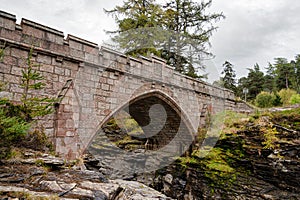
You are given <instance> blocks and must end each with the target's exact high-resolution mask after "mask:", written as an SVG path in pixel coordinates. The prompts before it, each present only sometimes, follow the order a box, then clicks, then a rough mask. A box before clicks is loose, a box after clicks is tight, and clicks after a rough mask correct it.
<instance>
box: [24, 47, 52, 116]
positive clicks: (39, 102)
mask: <svg viewBox="0 0 300 200" xmlns="http://www.w3.org/2000/svg"><path fill="white" fill-rule="evenodd" d="M32 53H33V49H31V50H30V52H29V56H28V58H27V59H26V64H27V66H26V67H25V69H24V70H22V83H21V87H22V88H24V93H23V95H22V99H21V102H22V106H21V109H22V112H23V114H24V117H25V120H26V121H32V120H33V119H34V118H36V117H42V116H45V115H47V114H50V113H52V112H53V109H52V106H53V103H54V102H55V99H54V98H48V97H37V96H32V95H30V93H31V92H30V91H31V90H41V89H43V88H44V87H45V83H43V82H42V80H43V79H44V77H43V76H42V75H41V74H40V73H39V72H37V70H35V69H34V68H35V67H38V66H39V65H38V64H34V63H33V62H32Z"/></svg>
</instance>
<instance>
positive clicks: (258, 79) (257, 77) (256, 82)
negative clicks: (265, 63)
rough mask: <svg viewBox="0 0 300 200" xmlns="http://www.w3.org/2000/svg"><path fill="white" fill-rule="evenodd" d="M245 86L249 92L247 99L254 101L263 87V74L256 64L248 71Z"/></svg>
mask: <svg viewBox="0 0 300 200" xmlns="http://www.w3.org/2000/svg"><path fill="white" fill-rule="evenodd" d="M248 70H249V73H248V76H247V85H248V90H249V94H248V96H249V99H255V97H256V96H257V95H258V94H259V93H260V92H261V91H263V89H264V88H263V85H264V73H263V72H262V71H260V67H259V65H258V64H255V65H254V67H253V69H248Z"/></svg>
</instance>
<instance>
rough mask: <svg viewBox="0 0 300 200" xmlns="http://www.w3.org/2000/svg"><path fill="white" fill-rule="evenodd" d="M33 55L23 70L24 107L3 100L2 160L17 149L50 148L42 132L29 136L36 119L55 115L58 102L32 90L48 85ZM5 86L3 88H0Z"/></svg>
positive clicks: (0, 101)
mask: <svg viewBox="0 0 300 200" xmlns="http://www.w3.org/2000/svg"><path fill="white" fill-rule="evenodd" d="M1 52H2V51H0V53H1ZM32 53H33V49H31V50H30V52H29V55H28V57H27V59H26V66H25V67H24V69H23V70H22V81H21V84H20V87H21V88H23V89H24V92H23V95H22V98H21V103H14V102H13V101H11V100H9V99H7V98H0V137H1V141H0V158H7V157H9V155H10V150H11V148H12V147H13V146H21V147H23V146H27V147H35V148H39V147H40V146H44V145H47V144H48V142H47V141H46V139H45V138H46V136H45V134H44V133H43V131H42V129H40V128H39V129H35V130H34V131H32V132H31V133H29V132H28V131H29V129H30V126H31V125H32V123H33V122H34V121H35V119H37V118H38V117H43V116H45V115H47V114H50V113H51V112H52V111H53V109H52V105H53V104H54V102H55V99H54V98H48V97H38V96H34V95H33V92H32V90H41V89H43V88H44V86H45V84H44V83H43V82H42V80H43V79H44V77H43V76H42V75H41V74H40V73H39V72H38V71H37V70H35V69H34V68H35V67H37V66H38V65H36V64H34V63H33V61H32ZM3 85H4V84H0V86H3ZM2 89H3V87H0V92H1V90H2ZM27 136H28V137H27ZM27 139H30V140H27ZM41 143H43V144H41ZM48 146H49V145H48Z"/></svg>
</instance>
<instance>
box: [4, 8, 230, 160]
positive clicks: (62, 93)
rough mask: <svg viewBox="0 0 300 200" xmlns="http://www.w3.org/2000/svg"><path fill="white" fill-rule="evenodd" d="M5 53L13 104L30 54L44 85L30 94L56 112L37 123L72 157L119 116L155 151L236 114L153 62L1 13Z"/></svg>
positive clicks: (204, 88) (216, 91)
mask: <svg viewBox="0 0 300 200" xmlns="http://www.w3.org/2000/svg"><path fill="white" fill-rule="evenodd" d="M0 41H1V44H2V45H5V55H4V58H3V61H2V62H1V63H0V81H2V82H5V83H7V88H6V89H7V90H8V91H9V93H10V97H11V99H13V100H14V101H16V102H18V101H20V98H21V95H22V93H23V92H24V91H23V90H22V88H20V87H19V84H20V81H21V75H22V74H21V70H22V68H24V66H26V65H25V59H26V58H27V56H28V52H29V50H30V49H31V48H33V49H34V52H33V60H34V61H35V62H36V63H38V64H39V66H38V67H37V70H38V71H40V72H41V73H42V75H43V76H44V77H45V80H44V81H45V83H46V87H45V89H43V90H42V91H36V92H33V93H32V94H31V95H36V96H48V97H49V96H50V97H58V102H57V105H56V112H55V113H54V114H52V115H51V116H48V117H46V118H44V119H42V121H41V122H40V123H41V124H42V125H43V127H44V129H45V132H46V133H47V135H48V136H49V137H50V138H52V140H53V142H54V144H55V147H56V152H57V153H59V154H60V155H61V156H65V157H67V158H76V157H78V156H79V155H80V154H81V153H82V152H83V151H84V150H85V149H86V148H87V147H88V146H89V144H90V143H91V141H92V139H93V137H94V136H95V134H96V133H97V132H99V131H101V127H102V126H103V124H105V123H106V122H107V121H108V120H109V119H110V118H111V117H113V116H114V115H115V114H116V113H118V112H119V111H120V110H125V111H126V112H128V113H129V114H130V115H131V116H132V117H133V118H134V119H135V120H136V121H137V123H138V124H139V125H140V126H141V127H142V129H143V131H144V135H145V137H147V138H149V141H150V143H151V142H152V144H153V145H154V144H155V145H156V147H155V148H163V146H164V145H166V144H169V143H172V144H173V146H172V147H174V148H177V149H179V151H184V150H186V147H187V146H188V145H189V144H190V143H191V141H192V140H193V139H194V137H195V136H196V133H197V131H198V129H199V128H201V127H202V126H203V124H204V118H205V115H206V114H207V113H208V112H210V113H212V114H213V113H217V112H219V111H222V110H224V109H235V106H236V103H235V100H234V98H235V97H234V94H233V93H232V92H231V91H229V90H226V89H223V88H218V87H216V86H213V85H210V84H208V83H206V82H203V81H200V80H196V79H192V78H190V77H187V76H184V75H182V74H180V73H178V72H176V71H175V70H174V68H172V67H170V66H168V65H167V64H166V62H165V61H164V60H162V59H160V58H158V57H155V56H151V57H142V56H140V57H139V58H133V57H129V56H126V55H124V54H122V53H120V52H116V51H114V50H111V49H108V48H105V47H99V46H98V45H97V44H95V43H93V42H90V41H86V40H84V39H80V38H78V37H75V36H72V35H67V36H66V37H65V36H64V33H63V32H61V31H59V30H55V29H53V28H50V27H47V26H44V25H41V24H38V23H35V22H33V21H30V20H27V19H22V20H21V24H20V25H19V24H16V16H15V15H12V14H9V13H6V12H0Z"/></svg>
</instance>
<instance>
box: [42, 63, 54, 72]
mask: <svg viewBox="0 0 300 200" xmlns="http://www.w3.org/2000/svg"><path fill="white" fill-rule="evenodd" d="M40 71H42V72H50V73H53V72H54V66H52V65H47V64H43V65H41V66H40Z"/></svg>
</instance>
